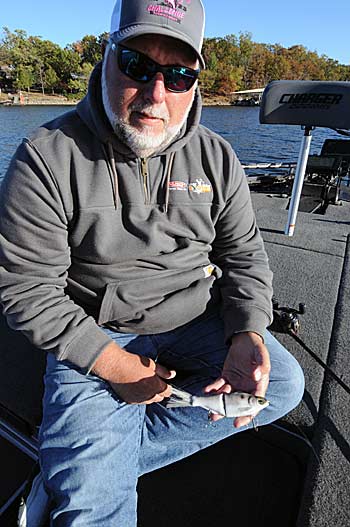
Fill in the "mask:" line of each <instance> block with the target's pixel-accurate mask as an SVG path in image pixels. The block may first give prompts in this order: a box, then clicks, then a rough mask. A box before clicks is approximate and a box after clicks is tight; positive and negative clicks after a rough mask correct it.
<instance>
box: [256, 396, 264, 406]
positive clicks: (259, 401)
mask: <svg viewBox="0 0 350 527" xmlns="http://www.w3.org/2000/svg"><path fill="white" fill-rule="evenodd" d="M257 399H258V403H259V404H261V405H262V404H265V399H263V398H262V397H258V398H257Z"/></svg>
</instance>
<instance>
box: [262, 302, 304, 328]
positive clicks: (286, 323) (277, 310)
mask: <svg viewBox="0 0 350 527" xmlns="http://www.w3.org/2000/svg"><path fill="white" fill-rule="evenodd" d="M272 307H273V322H272V325H271V326H270V327H271V329H272V330H273V331H276V332H278V333H295V334H298V333H299V330H300V319H299V315H304V314H305V304H303V303H300V304H299V309H294V308H292V307H287V306H283V307H281V306H280V305H279V303H278V301H277V300H276V299H275V298H273V299H272Z"/></svg>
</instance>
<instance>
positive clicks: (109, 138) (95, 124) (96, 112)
mask: <svg viewBox="0 0 350 527" xmlns="http://www.w3.org/2000/svg"><path fill="white" fill-rule="evenodd" d="M101 76H102V61H101V62H99V63H98V64H97V65H96V66H95V68H94V70H93V72H92V74H91V77H90V81H89V89H88V93H87V95H86V96H85V97H84V99H82V101H80V102H79V104H78V105H77V112H78V114H79V117H80V118H81V119H82V120H83V122H84V123H85V124H86V126H87V127H88V128H89V129H90V130H91V132H92V133H93V134H94V135H95V136H97V137H98V139H99V140H100V141H102V142H103V143H105V144H109V145H111V146H112V147H113V149H114V150H116V151H117V152H118V153H119V154H122V155H123V156H126V157H129V158H135V157H137V156H136V154H135V153H134V152H133V151H132V150H131V149H130V148H129V147H128V146H127V145H126V144H125V143H123V142H122V141H121V140H120V139H119V138H118V137H117V135H116V134H115V133H114V132H113V129H112V127H111V125H110V122H109V120H108V117H107V115H106V113H105V111H104V106H103V101H102V87H101ZM201 112H202V100H201V96H200V92H199V89H198V88H197V90H196V94H195V97H194V100H193V104H192V108H191V110H190V112H189V115H188V118H187V120H186V122H185V123H184V125H183V126H182V128H181V130H180V132H179V133H178V135H177V136H176V137H175V138H174V139H173V140H172V142H171V143H170V144H169V145H167V146H166V147H165V148H164V149H163V150H160V151H159V152H156V153H154V154H153V155H152V156H151V157H155V156H158V155H161V154H168V153H171V152H176V151H177V150H180V149H181V148H183V146H184V145H185V144H186V143H187V142H188V141H189V140H190V139H191V137H192V136H193V134H194V133H195V132H196V131H197V128H198V126H199V122H200V118H201Z"/></svg>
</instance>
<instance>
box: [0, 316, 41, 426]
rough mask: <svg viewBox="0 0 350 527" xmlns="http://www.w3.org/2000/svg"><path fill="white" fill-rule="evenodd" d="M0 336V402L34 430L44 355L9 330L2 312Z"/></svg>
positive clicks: (15, 332)
mask: <svg viewBox="0 0 350 527" xmlns="http://www.w3.org/2000/svg"><path fill="white" fill-rule="evenodd" d="M0 335H1V341H0V403H1V405H2V406H4V407H5V408H7V409H8V410H9V411H10V412H12V413H13V414H15V415H16V416H18V417H20V418H21V419H23V420H24V421H25V422H27V423H28V424H29V425H30V427H31V428H33V429H34V428H35V427H36V426H37V425H38V424H40V421H41V416H42V402H41V401H42V395H43V377H44V372H45V365H46V354H45V353H44V352H42V351H39V350H37V349H36V348H35V347H34V346H32V344H30V342H29V341H28V340H27V338H26V337H24V336H23V335H22V334H21V333H20V332H19V331H14V330H12V329H11V328H10V327H9V326H8V324H7V322H6V318H5V317H4V316H3V315H2V314H0Z"/></svg>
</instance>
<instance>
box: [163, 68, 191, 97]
mask: <svg viewBox="0 0 350 527" xmlns="http://www.w3.org/2000/svg"><path fill="white" fill-rule="evenodd" d="M196 80H197V74H196V72H194V71H192V70H190V69H189V68H181V67H171V68H168V69H167V71H166V73H165V85H166V87H167V88H168V90H170V91H175V92H185V91H188V90H189V89H191V88H192V86H193V84H194V83H195V82H196Z"/></svg>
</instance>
